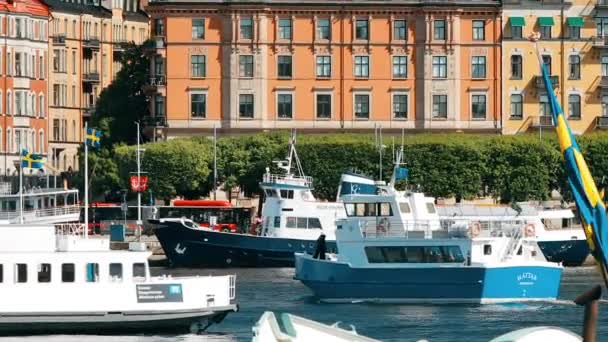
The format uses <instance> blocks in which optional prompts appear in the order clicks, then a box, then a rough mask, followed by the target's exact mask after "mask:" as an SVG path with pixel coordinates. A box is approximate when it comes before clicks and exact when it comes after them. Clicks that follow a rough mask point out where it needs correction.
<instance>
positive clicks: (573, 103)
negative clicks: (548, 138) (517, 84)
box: [510, 94, 608, 120]
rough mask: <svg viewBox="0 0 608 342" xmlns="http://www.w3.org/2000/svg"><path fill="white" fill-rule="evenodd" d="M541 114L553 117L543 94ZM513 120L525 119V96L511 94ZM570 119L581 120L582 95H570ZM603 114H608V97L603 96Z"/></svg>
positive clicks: (546, 97) (540, 101) (540, 100)
mask: <svg viewBox="0 0 608 342" xmlns="http://www.w3.org/2000/svg"><path fill="white" fill-rule="evenodd" d="M539 98H540V99H539V104H540V112H539V115H541V116H551V105H550V103H549V97H548V96H547V95H543V94H541V95H540V96H539ZM510 102H511V119H516V120H517V119H522V118H523V114H524V113H523V102H524V96H523V95H522V94H511V96H510ZM567 114H568V117H569V118H572V119H580V118H581V95H579V94H570V95H568V113H567ZM602 114H603V115H605V114H608V96H602Z"/></svg>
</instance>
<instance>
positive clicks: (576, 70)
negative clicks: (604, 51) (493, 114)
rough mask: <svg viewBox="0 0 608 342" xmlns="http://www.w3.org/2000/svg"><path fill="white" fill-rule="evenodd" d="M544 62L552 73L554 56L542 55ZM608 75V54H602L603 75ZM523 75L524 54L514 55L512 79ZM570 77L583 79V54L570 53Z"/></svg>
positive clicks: (512, 58) (512, 59) (520, 77)
mask: <svg viewBox="0 0 608 342" xmlns="http://www.w3.org/2000/svg"><path fill="white" fill-rule="evenodd" d="M542 59H543V64H544V65H545V68H546V69H547V72H548V73H549V75H551V74H552V72H551V71H552V69H551V65H552V58H551V56H549V55H542ZM604 72H605V73H606V75H608V56H602V75H604ZM522 77H523V56H522V55H512V56H511V79H522ZM568 79H571V80H580V79H581V56H579V55H570V56H568Z"/></svg>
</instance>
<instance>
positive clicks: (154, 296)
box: [136, 284, 184, 303]
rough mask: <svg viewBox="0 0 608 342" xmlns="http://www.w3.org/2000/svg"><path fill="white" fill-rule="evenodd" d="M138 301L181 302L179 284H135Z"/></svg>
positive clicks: (182, 299) (180, 287)
mask: <svg viewBox="0 0 608 342" xmlns="http://www.w3.org/2000/svg"><path fill="white" fill-rule="evenodd" d="M136 288H137V302H138V303H177V302H183V301H184V298H183V296H182V285H181V284H150V285H136Z"/></svg>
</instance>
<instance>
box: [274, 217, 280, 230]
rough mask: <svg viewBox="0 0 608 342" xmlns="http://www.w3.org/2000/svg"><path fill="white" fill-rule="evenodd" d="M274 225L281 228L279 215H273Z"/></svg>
mask: <svg viewBox="0 0 608 342" xmlns="http://www.w3.org/2000/svg"><path fill="white" fill-rule="evenodd" d="M274 227H275V228H281V216H275V217H274Z"/></svg>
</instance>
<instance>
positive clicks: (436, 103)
mask: <svg viewBox="0 0 608 342" xmlns="http://www.w3.org/2000/svg"><path fill="white" fill-rule="evenodd" d="M433 118H436V119H447V118H448V96H447V95H433Z"/></svg>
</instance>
